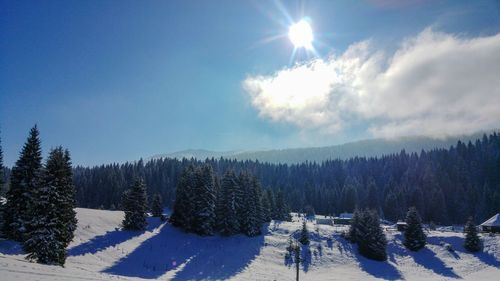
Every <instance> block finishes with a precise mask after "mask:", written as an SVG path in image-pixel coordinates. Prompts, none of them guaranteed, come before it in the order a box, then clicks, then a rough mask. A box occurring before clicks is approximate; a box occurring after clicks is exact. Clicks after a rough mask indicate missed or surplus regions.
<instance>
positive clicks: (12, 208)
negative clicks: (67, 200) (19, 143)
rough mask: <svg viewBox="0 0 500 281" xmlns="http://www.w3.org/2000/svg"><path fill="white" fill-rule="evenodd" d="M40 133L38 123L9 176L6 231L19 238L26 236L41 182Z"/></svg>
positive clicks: (8, 234) (18, 239)
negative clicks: (27, 224) (27, 223)
mask: <svg viewBox="0 0 500 281" xmlns="http://www.w3.org/2000/svg"><path fill="white" fill-rule="evenodd" d="M39 134H40V133H39V132H38V128H37V126H36V125H35V126H34V127H33V128H32V129H31V131H30V135H29V137H28V140H27V141H26V143H25V144H24V146H23V149H22V151H21V154H20V157H19V159H18V160H17V161H16V164H15V165H14V167H13V168H12V172H11V176H10V188H9V191H8V192H7V196H6V197H7V203H6V204H5V208H4V234H5V235H7V237H8V238H10V239H13V240H16V241H23V240H24V239H25V238H26V237H25V235H26V222H28V221H29V220H30V219H31V218H30V214H31V213H32V210H34V206H33V201H34V198H35V197H36V192H37V190H38V189H39V188H40V186H41V170H42V152H41V148H40V138H39Z"/></svg>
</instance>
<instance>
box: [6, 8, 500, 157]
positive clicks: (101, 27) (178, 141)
mask: <svg viewBox="0 0 500 281" xmlns="http://www.w3.org/2000/svg"><path fill="white" fill-rule="evenodd" d="M0 3H1V9H0V21H1V23H0V128H1V135H0V136H1V138H2V146H3V149H4V154H5V156H4V158H5V162H6V164H7V165H12V164H13V163H14V161H15V160H16V158H17V156H18V153H19V150H20V148H21V146H22V144H23V143H24V141H25V139H26V136H27V133H28V131H29V128H30V127H32V126H33V125H34V124H35V123H36V124H38V126H39V128H40V130H41V136H42V141H43V148H44V152H45V153H46V152H47V151H48V149H50V147H54V146H57V145H63V146H64V147H67V148H69V149H70V151H71V153H72V155H73V162H74V163H75V164H81V165H94V164H101V163H110V162H123V161H127V160H136V159H138V158H140V157H148V156H151V155H153V154H157V153H163V152H172V151H177V150H183V149H189V148H203V149H210V150H240V149H242V150H252V149H260V148H288V147H300V146H319V145H329V144H337V143H342V142H347V141H351V140H356V139H362V138H370V137H376V136H385V135H390V134H389V133H387V132H388V130H391V131H390V132H398V134H402V133H399V132H405V133H406V132H408V130H407V131H404V130H399V128H398V129H394V126H393V127H388V126H389V125H391V126H392V125H394V124H396V125H401V122H402V121H401V120H403V119H401V118H405V119H404V120H408V119H411V120H416V118H417V117H415V116H417V115H410V116H403V117H401V116H400V115H398V117H397V118H400V119H395V118H396V117H394V116H386V115H382V114H378V115H377V114H372V113H371V112H375V111H374V110H370V112H368V113H367V112H363V113H361V111H362V110H361V109H360V110H359V111H356V112H347V113H345V112H346V110H342V112H340V113H339V112H337V111H335V112H333V111H332V107H334V106H336V105H338V104H332V103H331V102H330V101H331V97H332V95H333V94H335V92H332V91H329V92H328V96H327V97H326V98H325V99H326V101H325V103H328V104H329V106H328V107H325V106H324V105H321V106H320V105H318V104H315V105H314V106H313V107H304V106H300V108H296V107H291V108H290V107H287V106H288V105H287V106H284V105H282V104H276V103H273V102H272V106H271V107H270V106H269V104H265V102H263V99H264V100H266V99H267V98H268V97H269V96H273V95H275V94H276V93H274V92H273V91H272V90H270V89H274V87H271V88H269V89H268V88H265V87H264V86H262V85H264V84H265V81H271V80H269V79H272V77H279V74H280V73H281V72H280V71H288V70H290V71H292V70H293V71H295V70H296V68H295V66H296V65H300V64H307V63H309V62H314V61H316V62H317V61H322V62H323V61H325V62H327V64H328V63H331V64H328V65H330V66H331V65H332V64H335V66H332V67H333V68H335V69H337V67H338V64H339V61H340V62H342V59H341V57H342V55H345V56H347V50H351V49H356V48H354V47H353V46H354V45H353V44H356V43H357V42H368V41H369V42H370V48H371V49H374V50H376V51H370V53H369V54H368V57H370V58H373V57H374V55H373V54H375V53H377V51H379V52H380V51H383V52H386V53H388V54H389V55H388V56H387V59H385V60H383V61H382V62H380V65H377V66H373V67H374V68H377V67H378V68H380V67H383V65H388V64H389V65H390V64H391V63H392V62H393V61H394V58H395V57H394V56H393V55H394V54H395V53H397V51H398V50H401V46H402V44H403V43H404V42H406V41H405V40H407V39H408V38H424V39H425V38H434V39H431V40H430V41H432V42H431V43H432V44H437V43H438V41H440V40H442V41H446V38H448V39H450V38H451V39H450V40H452V39H453V38H455V39H456V40H455V41H453V40H452V41H450V42H452V43H450V44H455V45H456V46H462V45H463V44H462V43H463V42H464V41H463V40H468V39H470V38H487V39H488V38H492V39H491V40H490V41H492V40H493V39H495V38H493V37H494V36H496V35H497V33H498V32H499V31H500V4H498V1H417V0H415V1H409V2H408V3H406V4H398V1H392V0H387V1H384V0H379V1H376V0H373V1H282V2H280V1H3V0H2V1H0ZM287 15H288V16H287ZM302 16H307V17H308V18H309V19H310V21H311V24H312V27H313V30H314V36H315V38H316V39H317V41H314V46H315V49H316V51H317V53H318V54H319V57H314V56H311V55H309V56H307V55H305V54H302V55H300V56H298V57H296V60H294V61H293V62H292V64H290V58H291V54H292V51H293V48H294V47H293V45H292V44H291V43H290V41H289V40H288V38H287V37H286V36H283V37H282V38H280V39H277V40H272V41H266V40H265V39H266V38H271V37H273V36H276V35H286V33H287V32H288V24H289V18H291V19H292V20H294V21H298V20H300V19H301V18H302ZM429 28H431V29H432V31H429V32H430V33H432V34H431V35H429V36H427V37H426V35H425V34H424V35H422V32H425V30H426V29H429ZM437 32H439V34H440V35H439V36H441V37H439V36H437V37H436V36H435V35H436V33H437ZM446 36H451V37H446ZM457 38H458V39H457ZM424 39H422V40H416V41H417V43H415V44H420V43H418V42H423V41H425V40H424ZM366 40H368V41H366ZM457 40H458V41H457ZM460 40H462V41H460ZM490 41H488V42H490ZM422 44H429V43H428V41H425V42H424V43H422ZM471 44H472V43H471ZM485 44H486V43H484V44H482V43H481V44H480V43H478V44H477V46H476V45H474V46H471V47H470V48H469V47H467V48H468V49H471V50H476V51H474V52H473V53H478V52H477V49H474V48H476V47H477V48H480V47H481V46H483V45H485ZM418 46H421V45H418ZM425 46H427V45H425ZM489 46H490V47H489V49H488V50H492V51H496V50H498V49H497V47H498V46H497V45H496V41H492V43H491V44H490V45H489ZM445 47H446V46H443V48H445ZM455 49H459V48H458V47H456V48H455ZM455 49H454V50H455ZM460 50H461V49H460ZM356 52H357V51H356ZM471 52H472V51H471ZM446 53H448V51H446V50H445V51H443V54H446ZM457 54H461V53H460V52H459V51H457ZM333 56H336V59H331V60H330V59H329V58H332V57H333ZM345 56H344V57H345ZM332 60H335V62H334V63H332ZM433 61H434V60H433ZM446 61H450V59H447V60H446ZM474 61H477V59H475V60H474ZM493 61H495V60H493ZM381 65H382V66H381ZM466 67H471V69H472V68H474V69H478V68H479V69H482V68H483V65H475V66H474V65H472V64H468V65H467V66H466ZM485 67H486V66H485ZM492 67H494V66H492ZM333 68H331V69H333ZM361 68H362V69H364V68H363V67H361ZM309 70H310V69H309ZM343 71H344V72H345V70H343ZM379 71H381V70H379ZM408 71H412V70H408ZM492 71H493V74H499V73H498V72H496V69H493V70H491V69H489V73H491V72H492ZM313 72H314V71H313ZM381 72H383V71H381ZM326 73H328V72H326ZM311 75H313V76H314V75H317V74H316V72H314V73H312V74H311ZM384 75H385V72H384ZM457 75H458V74H457ZM499 75H500V74H499ZM482 76H484V75H482ZM314 77H315V76H314ZM448 78H449V77H448ZM249 79H250V80H249ZM252 79H253V80H252ZM266 79H268V80H266ZM478 79H479V78H478ZM372 80H374V79H372ZM372 80H370V81H372ZM249 81H251V82H252V85H254V86H255V87H256V88H252V89H250V90H249V89H248V87H245V85H248V83H246V82H249ZM285 81H286V80H285ZM356 81H357V80H356ZM363 81H364V80H363ZM263 83H264V84H263ZM273 83H277V82H276V81H275V80H272V81H271V82H269V83H267V84H273ZM366 83H368V82H366ZM468 83H469V84H470V85H473V84H474V83H476V81H470V82H468ZM477 83H482V84H486V88H485V89H483V90H481V91H484V92H485V93H486V92H489V94H485V97H484V99H482V100H481V101H486V102H488V101H491V100H493V101H495V102H496V101H497V98H498V94H499V92H498V90H500V88H497V85H496V84H491V83H492V82H491V80H488V81H486V82H484V81H477ZM267 84H266V85H267ZM328 85H330V84H328ZM391 85H392V84H391ZM332 93H333V94H332ZM313 94H314V93H313ZM432 94H433V92H432V90H429V95H432ZM466 94H467V93H464V95H466ZM297 95H300V93H299V94H297ZM313 96H314V95H313ZM294 97H297V96H294ZM319 97H322V98H323V96H321V93H319ZM306 102H309V101H308V100H306ZM355 106H358V107H360V108H365V107H364V106H363V104H361V105H359V104H357V105H355ZM318 108H319V109H318ZM276 110H281V112H286V113H285V114H281V113H280V114H276V112H275V111H276ZM307 110H313V111H314V110H320V111H321V112H324V113H325V114H324V116H326V117H324V119H321V121H319V122H317V123H315V124H313V125H312V127H308V126H309V125H310V123H311V122H308V120H309V119H308V118H309V117H310V114H309V113H307V112H306V113H304V112H305V111H307ZM461 110H462V111H463V109H461ZM462 111H460V110H459V109H457V110H456V111H453V112H451V113H449V114H448V115H453V114H455V113H457V112H462ZM422 112H423V111H422ZM425 112H427V113H426V114H427V115H425V116H426V118H427V117H428V116H436V118H437V120H440V121H443V122H445V121H446V120H441V119H442V118H441V116H437V115H435V114H433V113H432V112H431V113H428V111H425ZM302 114H309V115H307V116H305V117H304V116H303V115H302ZM415 114H420V115H418V116H422V114H421V113H415ZM448 115H447V116H448ZM308 116H309V117H308ZM322 116H323V115H322ZM339 116H340V117H339ZM346 116H354V117H352V118H351V119H349V121H347V120H346V118H347V117H346ZM311 118H312V117H311ZM321 118H323V117H321ZM439 118H441V119H439ZM495 118H497V117H494V118H493V120H491V118H490V119H489V120H487V121H488V122H484V123H481V124H483V125H481V126H482V127H474V126H468V123H467V122H475V120H479V119H481V116H477V114H475V115H474V114H472V113H471V114H470V116H469V117H468V119H467V120H463V122H462V123H457V124H456V127H457V128H459V129H460V128H465V129H466V130H465V131H472V130H475V129H485V128H488V127H489V126H491V124H492V123H494V122H496V121H499V120H497V119H495ZM483 119H484V118H483ZM483 119H481V120H483ZM304 120H305V121H304ZM311 120H313V121H312V123H314V122H315V120H316V119H311ZM332 120H336V121H332ZM339 120H340V121H339ZM425 120H427V119H425ZM427 121H428V122H432V120H427ZM384 122H385V123H384ZM422 122H423V121H422ZM464 122H465V123H464ZM380 123H384V124H385V125H387V126H379V125H380ZM433 123H435V122H433ZM476 123H477V122H476ZM403 125H404V126H406V127H404V128H409V127H408V126H409V125H408V124H406V123H405V124H403ZM388 128H389V129H388ZM435 130H438V128H436V129H435ZM435 130H434V131H429V132H428V134H429V135H432V134H434V133H435ZM449 133H450V134H451V133H455V131H450V132H449ZM416 134H418V132H416ZM424 134H427V133H426V132H424Z"/></svg>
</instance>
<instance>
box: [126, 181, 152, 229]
mask: <svg viewBox="0 0 500 281" xmlns="http://www.w3.org/2000/svg"><path fill="white" fill-rule="evenodd" d="M122 205H123V211H124V212H125V218H124V220H123V222H122V224H123V228H124V229H126V230H144V229H146V226H147V221H146V218H147V210H148V205H147V195H146V186H145V185H144V182H143V181H142V179H136V180H135V182H134V184H133V186H132V188H131V189H129V190H127V191H125V192H124V194H123V199H122Z"/></svg>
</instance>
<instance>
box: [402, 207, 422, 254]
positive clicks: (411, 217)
mask: <svg viewBox="0 0 500 281" xmlns="http://www.w3.org/2000/svg"><path fill="white" fill-rule="evenodd" d="M406 224H407V228H406V230H405V233H404V236H405V240H404V242H403V244H404V245H405V246H406V248H408V249H409V250H411V251H418V250H420V249H422V248H423V247H425V243H426V241H425V239H426V237H425V234H424V231H423V230H422V224H421V222H420V216H419V215H418V212H417V209H416V208H415V207H411V208H410V209H409V210H408V214H407V215H406Z"/></svg>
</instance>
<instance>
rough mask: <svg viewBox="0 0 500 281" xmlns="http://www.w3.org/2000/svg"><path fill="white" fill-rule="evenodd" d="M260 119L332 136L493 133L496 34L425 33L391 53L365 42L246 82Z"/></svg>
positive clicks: (498, 81) (498, 118) (498, 84)
mask: <svg viewBox="0 0 500 281" xmlns="http://www.w3.org/2000/svg"><path fill="white" fill-rule="evenodd" d="M243 88H244V90H245V91H246V92H247V93H248V94H249V96H250V98H251V102H252V105H253V106H254V107H255V108H256V109H257V111H258V112H259V115H260V116H261V117H263V118H268V119H270V120H272V121H276V122H287V123H291V124H294V125H296V126H298V127H300V128H302V129H304V130H315V131H318V132H321V133H326V134H335V133H338V132H339V131H341V130H344V129H347V128H349V127H350V126H353V125H354V124H356V123H357V124H360V123H363V124H367V125H368V130H369V132H370V133H371V134H372V135H373V136H375V137H397V136H403V135H427V136H434V137H443V136H446V135H456V134H465V133H472V132H476V131H478V130H483V129H491V128H498V127H499V124H500V33H499V34H497V35H494V36H487V37H476V38H464V37H459V36H456V35H453V34H447V33H442V32H436V31H433V30H432V29H426V30H424V31H422V32H421V33H420V34H418V35H417V36H416V37H413V38H409V39H406V40H404V41H403V42H402V43H401V44H400V46H399V48H398V49H397V50H396V51H395V52H394V53H391V54H390V55H387V54H385V53H383V52H382V51H380V50H376V49H374V48H373V47H372V44H371V43H370V41H364V42H360V43H356V44H353V45H351V46H350V47H349V48H348V49H347V50H346V51H345V52H344V53H343V54H342V55H340V56H331V57H329V58H328V59H315V60H312V61H309V62H307V63H304V64H300V65H295V66H293V67H290V68H285V69H282V70H279V71H277V72H276V73H274V74H273V75H258V76H250V77H248V78H247V79H246V80H245V81H243Z"/></svg>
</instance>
